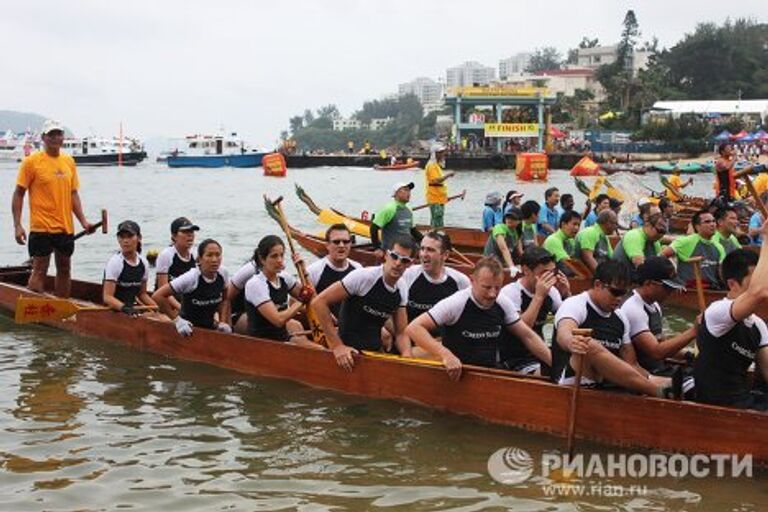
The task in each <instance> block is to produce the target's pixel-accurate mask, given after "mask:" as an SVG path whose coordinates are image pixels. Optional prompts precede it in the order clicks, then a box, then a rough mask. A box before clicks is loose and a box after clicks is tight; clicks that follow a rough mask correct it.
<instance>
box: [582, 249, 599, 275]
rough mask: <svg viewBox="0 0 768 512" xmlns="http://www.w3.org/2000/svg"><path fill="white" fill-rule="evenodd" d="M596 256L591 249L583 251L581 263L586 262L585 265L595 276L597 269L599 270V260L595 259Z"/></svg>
mask: <svg viewBox="0 0 768 512" xmlns="http://www.w3.org/2000/svg"><path fill="white" fill-rule="evenodd" d="M594 254H595V253H594V251H592V250H590V249H582V250H581V261H583V262H584V264H585V265H586V266H587V268H588V269H589V270H590V271H591V272H592V273H593V274H594V273H595V269H596V268H597V260H596V259H595V256H594Z"/></svg>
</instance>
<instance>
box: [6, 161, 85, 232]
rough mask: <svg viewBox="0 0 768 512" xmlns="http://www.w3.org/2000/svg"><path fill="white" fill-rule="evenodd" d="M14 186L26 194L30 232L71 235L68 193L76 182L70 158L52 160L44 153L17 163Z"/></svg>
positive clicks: (70, 207) (73, 189)
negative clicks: (19, 165)
mask: <svg viewBox="0 0 768 512" xmlns="http://www.w3.org/2000/svg"><path fill="white" fill-rule="evenodd" d="M16 184H17V185H19V186H20V187H23V188H25V189H26V190H27V191H28V193H29V231H30V232H38V233H69V234H70V235H71V234H73V233H74V232H75V226H74V223H73V221H72V192H74V191H76V190H77V189H78V188H79V187H80V181H79V179H78V177H77V166H76V165H75V160H74V158H72V157H71V156H70V155H67V154H64V153H61V154H60V155H59V156H58V157H56V158H54V157H52V156H49V155H48V153H46V152H45V151H38V152H37V153H33V154H31V155H30V156H28V157H27V158H25V159H24V161H23V162H22V163H21V167H19V175H18V177H17V178H16Z"/></svg>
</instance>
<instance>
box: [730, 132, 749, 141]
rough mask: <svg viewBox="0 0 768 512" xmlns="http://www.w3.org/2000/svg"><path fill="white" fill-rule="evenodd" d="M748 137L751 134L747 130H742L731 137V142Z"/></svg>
mask: <svg viewBox="0 0 768 512" xmlns="http://www.w3.org/2000/svg"><path fill="white" fill-rule="evenodd" d="M747 135H749V133H747V132H746V130H741V131H740V132H739V133H734V134H733V135H731V140H739V139H743V138H744V137H746V136H747Z"/></svg>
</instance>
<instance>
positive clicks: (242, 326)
mask: <svg viewBox="0 0 768 512" xmlns="http://www.w3.org/2000/svg"><path fill="white" fill-rule="evenodd" d="M234 331H235V332H236V333H237V334H248V315H247V314H246V313H243V314H242V315H240V317H239V318H238V319H237V322H235V325H234Z"/></svg>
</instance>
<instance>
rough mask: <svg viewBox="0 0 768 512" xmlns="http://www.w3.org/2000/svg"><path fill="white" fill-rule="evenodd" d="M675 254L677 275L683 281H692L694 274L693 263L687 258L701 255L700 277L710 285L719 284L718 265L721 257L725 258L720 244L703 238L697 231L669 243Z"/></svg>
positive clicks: (715, 285) (716, 286)
mask: <svg viewBox="0 0 768 512" xmlns="http://www.w3.org/2000/svg"><path fill="white" fill-rule="evenodd" d="M669 247H671V248H672V250H673V251H675V256H677V275H678V277H680V279H682V280H683V281H684V282H686V283H687V282H689V281H692V280H693V279H694V278H695V276H694V273H693V264H692V263H689V262H688V259H690V258H692V257H695V256H701V257H702V260H701V263H700V266H701V278H702V280H703V281H705V282H708V283H709V284H710V286H712V287H715V288H718V287H719V286H720V277H719V274H718V267H719V264H720V262H721V261H723V258H725V249H723V246H722V245H720V244H716V243H714V242H713V241H712V240H704V239H703V238H701V236H699V234H698V233H694V234H692V235H687V236H681V237H680V238H677V239H676V240H675V241H674V242H672V243H671V244H670V246H669Z"/></svg>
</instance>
